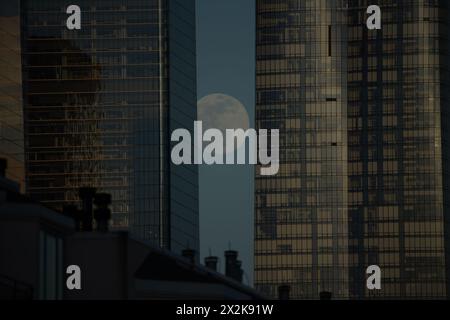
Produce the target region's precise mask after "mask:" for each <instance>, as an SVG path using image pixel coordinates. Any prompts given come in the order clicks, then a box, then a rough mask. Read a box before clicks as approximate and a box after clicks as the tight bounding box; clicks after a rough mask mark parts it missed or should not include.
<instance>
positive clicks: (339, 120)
mask: <svg viewBox="0 0 450 320" xmlns="http://www.w3.org/2000/svg"><path fill="white" fill-rule="evenodd" d="M256 4H257V5H256V11H257V35H256V39H257V40H256V41H257V43H256V60H257V67H256V73H257V75H256V81H257V83H256V86H257V88H256V99H257V105H256V124H257V127H258V128H264V129H271V128H278V129H280V133H281V137H280V150H281V153H280V172H279V174H278V175H276V176H265V177H263V176H260V175H259V173H258V170H257V171H256V190H255V228H256V229H255V232H256V237H255V238H256V240H255V282H256V287H257V288H258V289H259V290H261V291H262V292H265V293H267V294H268V295H270V296H272V297H274V298H276V297H277V295H278V288H279V287H280V286H283V285H289V286H290V288H291V290H290V298H293V299H299V298H304V299H319V298H320V297H321V296H323V294H322V295H321V293H324V292H327V294H328V295H329V297H333V298H336V299H345V298H356V299H364V298H382V299H391V298H392V299H398V298H408V299H419V298H446V297H449V296H450V294H449V290H450V287H449V286H448V284H449V279H450V276H449V268H450V267H449V263H448V262H447V263H446V260H447V261H449V260H448V258H449V254H450V242H449V239H450V238H449V236H448V234H449V230H450V225H449V223H448V216H449V214H450V212H449V210H448V204H447V202H448V199H447V198H448V195H447V193H448V183H449V181H450V180H449V178H450V177H448V168H447V166H448V158H449V157H448V150H449V148H448V140H449V132H448V128H447V126H448V122H449V121H448V115H447V114H448V110H447V109H448V108H447V104H448V91H449V90H448V84H449V79H448V61H449V57H448V52H449V51H448V34H449V30H448V21H449V18H450V17H449V12H448V3H447V1H414V2H413V1H389V2H384V1H370V2H369V1H351V0H350V1H303V0H296V1H287V0H279V1H268V0H258V1H257V2H256ZM377 4H378V5H380V7H381V10H382V29H381V30H368V28H367V26H366V20H367V18H368V16H369V15H368V14H367V13H366V10H367V8H368V7H369V5H377ZM370 265H378V266H380V267H381V270H382V289H381V290H374V291H370V290H368V289H367V288H366V278H367V275H366V268H367V267H369V266H370ZM322 298H323V297H322Z"/></svg>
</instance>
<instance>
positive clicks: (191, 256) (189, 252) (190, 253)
mask: <svg viewBox="0 0 450 320" xmlns="http://www.w3.org/2000/svg"><path fill="white" fill-rule="evenodd" d="M181 255H182V256H183V257H185V258H186V259H188V260H189V262H190V263H192V264H195V250H193V249H184V250H183V251H182V252H181Z"/></svg>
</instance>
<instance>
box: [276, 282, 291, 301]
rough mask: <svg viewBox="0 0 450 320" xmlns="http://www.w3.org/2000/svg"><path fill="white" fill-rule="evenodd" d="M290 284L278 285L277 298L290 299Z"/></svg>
mask: <svg viewBox="0 0 450 320" xmlns="http://www.w3.org/2000/svg"><path fill="white" fill-rule="evenodd" d="M290 294H291V286H289V285H282V286H279V287H278V299H279V300H282V301H285V300H289V299H290Z"/></svg>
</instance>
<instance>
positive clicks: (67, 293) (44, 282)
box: [0, 159, 265, 300]
mask: <svg viewBox="0 0 450 320" xmlns="http://www.w3.org/2000/svg"><path fill="white" fill-rule="evenodd" d="M1 160H3V159H0V234H1V238H0V299H1V300H31V299H36V300H98V299H101V300H105V299H107V300H108V299H111V300H126V299H130V300H145V299H149V300H155V299H163V300H168V299H174V300H183V299H184V300H186V299H188V300H192V299H198V300H226V299H229V300H261V299H265V297H264V296H263V295H261V294H260V293H258V292H257V291H255V290H254V289H252V288H250V287H247V286H245V285H243V284H242V283H240V281H239V279H233V277H229V276H224V275H222V274H220V273H218V272H217V271H216V270H212V269H211V268H210V267H204V266H202V265H200V264H198V263H197V261H196V259H195V251H194V250H192V249H189V250H185V251H184V254H185V256H184V257H183V256H180V255H177V254H174V253H173V252H170V251H167V250H164V249H161V248H158V247H155V246H154V244H153V243H152V242H151V241H147V240H142V239H137V238H136V237H134V236H133V235H131V234H130V233H129V232H127V231H114V230H108V227H107V226H108V224H107V223H105V222H107V221H108V219H109V217H110V209H109V204H110V202H111V196H110V195H109V194H104V193H95V192H92V191H93V190H87V189H86V188H85V190H80V191H81V192H80V194H81V195H82V196H83V198H84V200H83V206H80V207H76V206H71V207H65V211H64V213H60V212H57V211H55V210H52V209H50V208H48V207H46V206H44V205H42V204H40V203H38V202H35V201H33V200H32V199H30V198H29V197H27V196H24V195H22V194H20V193H19V186H18V184H17V183H15V182H13V181H11V180H9V179H6V178H5V177H4V175H3V171H4V170H3V169H4V165H3V164H4V163H5V162H4V161H1ZM94 207H95V210H93V209H94ZM80 217H81V219H79V218H80ZM93 220H95V222H96V223H94V221H93ZM79 222H80V224H78V223H79ZM77 224H78V226H77ZM216 260H217V259H216ZM69 266H77V267H79V269H80V271H81V290H69V289H68V288H67V285H66V280H67V279H68V277H69V275H68V274H67V273H66V270H67V268H68V267H69ZM236 280H238V281H236Z"/></svg>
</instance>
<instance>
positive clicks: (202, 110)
mask: <svg viewBox="0 0 450 320" xmlns="http://www.w3.org/2000/svg"><path fill="white" fill-rule="evenodd" d="M197 116H198V120H199V121H202V122H203V128H204V130H207V129H212V128H214V129H219V130H223V131H224V132H225V130H226V129H244V130H247V129H248V127H249V117H248V113H247V110H246V109H245V107H244V105H243V104H242V103H241V102H240V101H239V100H238V99H236V98H234V97H232V96H229V95H226V94H222V93H213V94H210V95H207V96H205V97H203V98H201V99H200V100H199V101H198V103H197Z"/></svg>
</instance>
